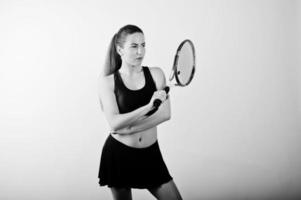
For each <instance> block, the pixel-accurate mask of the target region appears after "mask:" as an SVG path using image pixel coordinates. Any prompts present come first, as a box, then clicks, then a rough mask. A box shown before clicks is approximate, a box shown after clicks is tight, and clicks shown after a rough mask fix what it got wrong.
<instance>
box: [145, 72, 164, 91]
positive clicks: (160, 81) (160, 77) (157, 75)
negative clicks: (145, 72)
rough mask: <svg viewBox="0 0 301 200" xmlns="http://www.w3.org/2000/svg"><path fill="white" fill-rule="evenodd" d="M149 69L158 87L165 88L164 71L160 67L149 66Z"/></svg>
mask: <svg viewBox="0 0 301 200" xmlns="http://www.w3.org/2000/svg"><path fill="white" fill-rule="evenodd" d="M149 71H150V73H151V75H152V77H153V79H154V81H155V83H156V86H157V89H163V88H164V87H165V85H166V80H165V74H164V71H163V70H162V69H161V68H160V67H149Z"/></svg>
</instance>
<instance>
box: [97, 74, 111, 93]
mask: <svg viewBox="0 0 301 200" xmlns="http://www.w3.org/2000/svg"><path fill="white" fill-rule="evenodd" d="M97 86H98V88H99V89H100V90H108V89H109V90H113V88H114V74H111V75H109V76H102V75H100V76H98V78H97Z"/></svg>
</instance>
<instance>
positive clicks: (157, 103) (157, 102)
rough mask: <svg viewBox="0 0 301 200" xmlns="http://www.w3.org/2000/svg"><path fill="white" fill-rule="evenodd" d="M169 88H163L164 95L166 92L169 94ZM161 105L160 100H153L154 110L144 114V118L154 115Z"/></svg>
mask: <svg viewBox="0 0 301 200" xmlns="http://www.w3.org/2000/svg"><path fill="white" fill-rule="evenodd" d="M169 89H170V88H169V87H168V86H166V87H165V88H164V90H165V92H166V94H168V92H169ZM161 103H162V101H161V100H160V99H155V100H154V104H153V105H154V108H153V109H152V110H151V111H149V112H148V113H147V114H146V116H150V115H152V114H154V113H155V112H156V111H157V110H158V108H159V106H160V105H161Z"/></svg>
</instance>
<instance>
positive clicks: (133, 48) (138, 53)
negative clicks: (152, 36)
mask: <svg viewBox="0 0 301 200" xmlns="http://www.w3.org/2000/svg"><path fill="white" fill-rule="evenodd" d="M117 51H118V53H119V54H120V56H121V59H122V62H125V63H127V64H129V65H132V66H139V65H141V63H142V60H143V58H144V55H145V41H144V35H143V33H133V34H129V35H127V36H126V39H125V42H124V44H123V47H120V46H118V47H117Z"/></svg>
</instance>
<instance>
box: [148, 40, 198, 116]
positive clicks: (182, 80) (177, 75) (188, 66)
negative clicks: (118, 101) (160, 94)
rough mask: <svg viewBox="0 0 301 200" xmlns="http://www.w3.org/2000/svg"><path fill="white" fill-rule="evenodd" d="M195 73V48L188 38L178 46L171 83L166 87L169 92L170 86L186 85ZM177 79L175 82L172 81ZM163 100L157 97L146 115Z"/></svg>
mask: <svg viewBox="0 0 301 200" xmlns="http://www.w3.org/2000/svg"><path fill="white" fill-rule="evenodd" d="M194 73H195V48H194V45H193V43H192V41H191V40H189V39H186V40H184V41H183V42H181V43H180V45H179V46H178V49H177V52H176V55H175V57H174V63H173V66H172V69H171V74H170V76H169V83H168V84H167V86H166V87H165V88H164V90H165V92H166V93H169V91H170V88H172V87H175V86H180V87H185V86H187V85H189V84H190V83H191V81H192V79H193V77H194ZM173 80H175V83H172V81H173ZM161 103H162V101H161V100H159V99H155V101H154V105H153V109H152V110H151V111H150V112H148V113H147V114H146V115H147V116H150V115H152V114H153V113H154V112H156V111H157V110H158V108H159V106H160V105H161Z"/></svg>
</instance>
